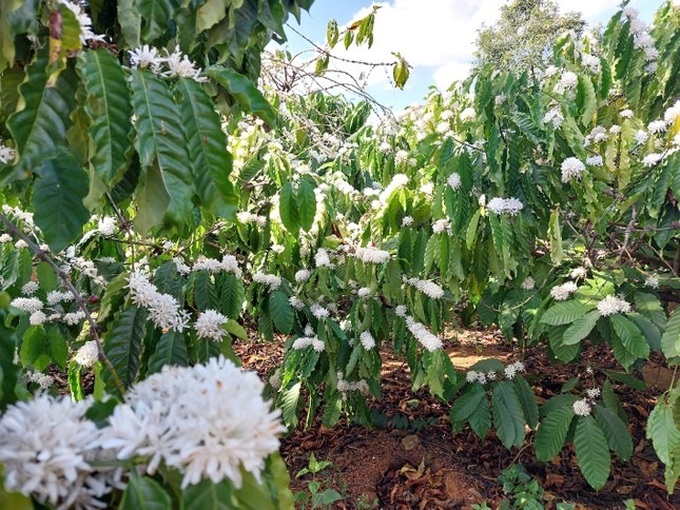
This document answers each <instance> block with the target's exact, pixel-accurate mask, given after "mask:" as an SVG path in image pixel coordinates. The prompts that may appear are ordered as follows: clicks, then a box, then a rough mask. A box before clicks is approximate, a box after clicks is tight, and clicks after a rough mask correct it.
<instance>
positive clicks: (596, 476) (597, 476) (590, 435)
mask: <svg viewBox="0 0 680 510" xmlns="http://www.w3.org/2000/svg"><path fill="white" fill-rule="evenodd" d="M577 419H578V421H577V422H576V431H575V433H574V447H575V448H576V460H577V461H578V467H579V469H580V470H581V473H583V476H584V477H585V479H586V481H587V482H588V484H589V485H590V486H591V487H592V488H593V489H595V490H598V491H599V490H600V489H601V488H602V487H604V484H605V483H607V478H609V470H610V464H611V455H610V453H609V446H608V444H607V438H606V437H605V435H604V432H602V429H600V427H599V426H598V424H597V422H596V421H595V418H593V417H592V416H579V417H578V418H577Z"/></svg>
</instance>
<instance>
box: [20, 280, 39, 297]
mask: <svg viewBox="0 0 680 510" xmlns="http://www.w3.org/2000/svg"><path fill="white" fill-rule="evenodd" d="M39 288H40V285H39V284H38V282H26V283H25V284H24V285H23V287H21V293H22V294H23V295H24V296H32V295H33V294H35V293H36V292H38V289H39Z"/></svg>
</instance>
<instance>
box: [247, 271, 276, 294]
mask: <svg viewBox="0 0 680 510" xmlns="http://www.w3.org/2000/svg"><path fill="white" fill-rule="evenodd" d="M253 281H254V282H255V283H262V284H264V285H266V286H268V287H269V290H272V291H273V290H276V289H278V288H279V287H280V286H281V281H282V280H281V278H279V277H278V276H276V275H273V274H266V273H263V272H261V271H257V272H255V273H253Z"/></svg>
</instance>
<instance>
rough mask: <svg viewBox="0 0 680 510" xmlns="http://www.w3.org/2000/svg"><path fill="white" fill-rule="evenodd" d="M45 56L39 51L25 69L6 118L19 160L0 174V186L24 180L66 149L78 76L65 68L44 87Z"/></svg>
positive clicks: (45, 76) (45, 80)
mask: <svg viewBox="0 0 680 510" xmlns="http://www.w3.org/2000/svg"><path fill="white" fill-rule="evenodd" d="M46 67H47V56H46V55H45V54H43V53H42V52H41V53H40V54H39V55H38V57H37V58H36V60H35V61H34V62H33V64H31V66H29V67H28V69H27V77H26V81H24V83H23V84H22V85H21V86H20V87H19V92H20V93H21V99H20V101H19V104H18V105H17V112H16V113H14V114H13V115H11V116H10V117H9V119H8V120H7V129H8V130H9V131H10V133H12V136H13V137H14V141H15V142H16V144H17V149H18V153H19V155H20V158H19V162H18V163H17V164H16V165H15V166H13V167H6V170H7V173H6V172H4V171H3V172H2V173H0V186H5V185H6V184H8V183H10V182H12V181H15V180H17V179H25V178H26V177H28V176H29V175H30V174H31V173H32V172H33V170H34V169H35V168H36V167H37V166H39V165H40V164H41V163H43V162H44V161H45V160H46V159H48V158H51V157H53V156H55V155H56V154H57V153H58V152H59V151H61V150H64V149H66V146H67V142H66V132H67V131H68V129H69V128H70V127H71V119H70V114H71V112H72V111H73V110H74V109H75V107H76V100H75V96H76V88H77V79H76V76H75V73H73V72H72V71H71V70H70V69H67V70H66V71H64V72H63V73H61V74H60V75H59V78H58V79H57V81H56V83H55V84H54V86H53V87H47V74H46Z"/></svg>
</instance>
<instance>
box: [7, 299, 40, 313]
mask: <svg viewBox="0 0 680 510" xmlns="http://www.w3.org/2000/svg"><path fill="white" fill-rule="evenodd" d="M10 304H11V305H12V306H13V307H14V308H17V309H19V310H21V311H22V312H29V313H33V312H37V311H39V310H42V308H43V302H42V301H40V299H38V298H24V297H18V298H14V299H13V300H12V302H11V303H10Z"/></svg>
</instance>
